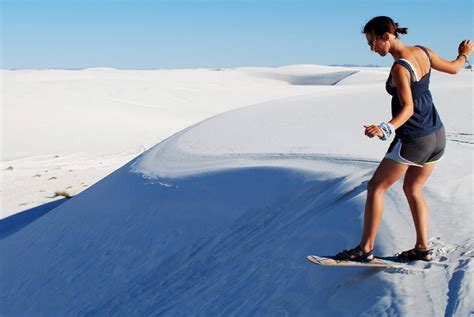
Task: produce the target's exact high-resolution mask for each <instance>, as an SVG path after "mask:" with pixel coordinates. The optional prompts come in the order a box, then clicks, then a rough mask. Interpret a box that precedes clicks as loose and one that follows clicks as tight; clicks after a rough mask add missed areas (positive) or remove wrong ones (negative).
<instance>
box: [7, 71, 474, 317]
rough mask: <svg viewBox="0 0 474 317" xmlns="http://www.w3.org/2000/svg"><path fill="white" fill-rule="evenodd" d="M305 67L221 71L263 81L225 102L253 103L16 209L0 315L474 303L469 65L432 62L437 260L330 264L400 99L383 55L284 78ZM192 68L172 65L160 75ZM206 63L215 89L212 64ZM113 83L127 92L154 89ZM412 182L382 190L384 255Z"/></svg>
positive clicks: (402, 233)
mask: <svg viewBox="0 0 474 317" xmlns="http://www.w3.org/2000/svg"><path fill="white" fill-rule="evenodd" d="M298 67H301V73H300V75H301V78H303V79H305V78H306V79H307V78H308V77H305V76H309V75H308V72H309V70H308V68H310V69H311V67H310V66H308V65H298V66H294V67H288V68H287V69H283V71H281V73H279V72H278V71H276V70H271V71H269V70H267V69H266V70H260V72H258V74H255V72H257V70H249V69H246V70H243V69H239V70H223V71H218V72H214V73H219V74H226V73H230V74H231V75H230V76H236V77H238V78H234V80H235V82H239V80H240V81H241V83H240V85H241V86H240V87H242V86H245V85H244V84H243V83H242V82H247V81H251V82H252V83H253V84H255V86H258V85H261V87H259V88H262V87H264V86H265V85H267V89H268V91H267V90H265V89H262V92H261V95H260V97H261V98H262V100H258V101H256V102H254V103H253V104H251V105H247V103H246V102H245V100H244V98H243V97H238V96H237V94H238V93H237V92H235V91H234V94H231V97H232V98H234V97H235V98H236V99H238V98H242V99H239V100H232V102H235V104H233V103H232V102H230V103H228V105H230V104H232V105H236V104H237V103H238V101H239V102H241V106H240V107H237V106H229V108H226V109H225V110H224V111H217V108H218V107H215V108H213V109H212V110H213V111H214V113H213V114H212V115H213V116H207V119H205V120H203V121H200V122H193V124H192V125H189V126H188V127H187V128H185V129H183V130H181V131H178V132H176V133H174V134H173V135H171V136H169V137H168V138H166V139H164V140H163V141H161V142H160V143H158V144H156V145H154V146H153V147H151V148H149V149H148V150H146V151H145V152H143V153H141V154H140V155H139V156H137V157H135V158H134V159H132V160H131V161H129V162H127V163H126V164H125V165H124V166H122V167H121V168H119V169H117V170H115V171H114V172H113V173H111V174H110V175H109V176H107V177H105V178H104V179H102V180H100V181H99V182H97V183H96V184H94V185H92V186H90V187H88V188H87V189H86V190H84V191H83V192H81V193H80V194H79V195H77V196H75V197H73V198H72V199H70V200H68V201H66V202H64V203H62V204H61V205H59V206H56V207H55V208H54V209H52V210H51V211H49V212H47V213H44V214H42V215H41V216H38V217H37V218H35V219H33V220H32V219H21V218H15V217H9V218H8V219H6V220H3V221H2V223H3V224H2V228H1V229H2V230H1V231H0V232H1V233H2V236H1V238H2V240H0V252H1V254H8V257H7V259H6V261H4V263H3V265H2V276H3V277H4V278H3V279H2V280H3V281H2V282H3V286H2V288H1V293H0V307H2V308H1V310H2V314H5V315H15V314H20V315H29V314H33V313H40V314H44V315H66V314H71V315H72V314H81V315H82V314H100V315H129V314H133V315H152V314H166V315H188V314H193V315H217V314H218V315H224V314H226V315H227V314H231V315H295V316H301V315H305V316H306V315H308V316H310V315H311V316H314V315H337V316H354V315H363V314H366V315H396V316H400V315H403V316H442V315H447V316H451V315H455V316H467V315H469V314H470V313H471V312H472V311H473V310H474V306H473V304H472V300H471V298H473V295H474V294H473V293H472V287H470V286H471V282H472V278H473V274H472V273H473V264H472V263H473V252H474V239H473V238H472V237H473V233H474V232H473V227H472V225H471V224H472V220H473V219H472V194H473V191H472V172H473V171H472V165H471V164H472V150H473V144H474V140H473V135H474V134H473V132H474V131H473V126H472V106H473V105H472V88H473V84H472V78H473V75H472V73H470V72H462V73H460V74H458V75H457V76H445V75H442V74H438V73H435V72H434V73H433V77H432V81H433V89H432V91H433V95H434V98H435V104H436V106H437V109H438V111H439V112H440V115H441V118H442V120H443V122H444V124H445V126H446V130H447V135H448V144H447V150H446V154H445V157H444V158H443V160H442V161H441V162H439V163H438V166H437V168H436V170H435V172H434V173H433V175H432V176H431V179H430V180H429V182H428V184H427V186H426V188H425V196H426V198H427V202H428V205H429V207H430V211H431V231H430V237H431V239H430V243H431V247H432V248H433V250H434V253H435V260H434V261H433V262H432V263H413V264H409V265H407V266H406V268H404V269H391V270H374V269H360V268H346V269H326V268H321V267H316V266H314V265H312V264H310V263H309V262H308V261H307V260H306V258H305V256H306V255H308V254H313V253H318V254H334V253H335V252H337V251H340V250H341V249H343V248H347V247H352V246H354V245H355V244H356V243H357V242H358V239H359V236H360V230H361V222H362V216H363V207H364V202H365V193H366V186H367V182H368V180H369V179H370V177H371V175H372V173H373V172H374V170H375V168H376V167H377V164H378V162H379V161H380V160H381V158H382V157H383V154H384V152H385V151H386V148H387V147H388V142H382V141H379V140H378V139H376V138H375V139H368V138H366V137H365V136H364V134H363V131H364V130H363V125H364V124H371V123H379V122H381V121H382V120H386V119H387V118H389V116H390V111H389V105H390V104H389V101H390V100H389V97H388V95H387V94H386V93H385V92H384V90H383V79H385V76H386V73H385V76H380V74H383V70H380V69H377V70H371V69H369V70H365V69H363V68H360V69H358V72H357V73H354V74H351V75H350V76H349V77H346V78H344V79H342V80H341V81H339V83H338V84H336V85H326V84H325V85H323V86H320V85H318V86H314V85H303V86H298V85H294V84H293V85H292V84H291V83H290V82H289V81H288V78H290V79H291V80H293V78H294V77H292V76H295V77H297V75H298ZM114 72H120V73H122V71H114ZM192 72H193V71H190V70H186V71H176V72H174V71H169V72H167V73H166V74H161V75H160V76H163V80H162V82H165V81H166V80H165V79H164V78H168V79H170V78H171V77H173V76H177V77H175V78H178V77H179V75H178V73H180V75H181V76H182V75H183V74H185V75H187V76H191V75H190V74H191V73H192ZM196 72H199V74H196V78H201V80H204V81H205V80H208V82H207V85H208V90H206V92H209V91H212V88H211V87H214V86H213V85H217V82H212V80H213V79H214V77H212V75H210V76H209V77H205V76H207V74H208V73H211V72H204V71H201V70H199V71H196ZM252 72H253V74H252ZM338 72H340V70H339V69H334V70H333V71H330V72H328V71H327V70H322V71H321V72H320V73H317V74H313V75H314V76H316V75H318V74H329V75H327V76H328V77H330V78H333V76H334V74H337V73H338ZM104 74H106V75H107V76H109V75H110V76H111V77H113V76H112V75H111V73H110V72H107V71H105V72H104ZM131 74H133V72H132V73H131ZM144 74H147V73H146V72H144ZM262 74H266V75H265V76H267V77H266V78H262V77H261V75H262ZM272 74H273V75H272ZM275 74H277V75H275ZM289 74H291V75H289ZM95 76H98V75H95ZM120 76H125V77H126V76H127V75H126V74H125V73H123V74H121V75H120ZM132 76H135V75H132ZM168 76H170V77H168ZM200 76H203V77H204V78H203V77H200ZM222 76H223V77H225V76H226V75H222ZM310 76H311V75H310ZM318 76H322V77H324V76H323V75H318ZM144 77H146V75H144ZM269 77H270V78H269ZM358 78H359V80H360V81H357V79H358ZM221 79H222V78H221ZM313 79H314V77H313ZM102 80H104V81H106V79H102ZM107 80H108V79H107ZM170 80H171V79H170ZM222 80H223V79H222ZM331 80H332V79H331ZM328 81H329V80H328ZM128 83H130V82H128ZM226 84H229V82H227V81H225V80H223V83H222V85H226ZM253 84H252V85H253ZM111 85H112V84H111ZM117 85H119V84H117ZM169 85H170V86H171V84H169ZM201 85H203V86H205V84H202V82H201ZM276 85H278V87H279V88H278V89H276ZM190 86H192V85H191V84H189V83H188V86H187V87H190ZM255 86H253V87H252V89H254V88H256V87H255ZM270 87H271V89H270ZM214 88H215V87H214ZM280 88H281V89H280ZM221 89H223V90H224V88H221ZM272 89H273V90H274V91H273V92H274V93H275V94H276V95H275V96H274V97H273V98H271V94H270V92H271V90H272ZM286 89H287V90H286ZM293 89H296V90H293ZM217 91H219V89H217ZM239 93H240V92H239ZM253 93H254V94H255V95H258V93H257V90H255V91H254V92H253ZM216 94H217V95H219V93H216ZM170 95H173V93H170ZM175 95H176V96H178V97H180V98H181V97H182V95H181V94H180V93H176V92H175ZM221 97H222V98H224V97H223V96H221ZM117 98H124V99H126V100H129V101H131V105H130V107H135V106H136V107H138V108H140V106H139V105H132V104H134V103H139V104H140V103H143V102H144V101H143V100H140V99H138V98H133V96H131V95H130V96H123V95H122V96H120V97H117ZM232 98H230V99H232ZM254 98H255V97H254ZM169 100H171V98H170V99H169ZM248 100H250V99H247V102H248ZM144 103H145V104H149V103H147V102H144ZM245 105H246V106H245ZM110 107H112V105H110ZM186 107H189V105H187V106H185V105H184V104H183V108H182V109H181V110H182V111H184V109H185V108H186ZM209 107H210V106H209ZM130 109H132V108H130ZM209 109H210V108H209ZM104 111H105V110H104ZM177 111H178V110H177ZM209 113H210V112H208V114H209ZM201 115H203V113H201ZM203 116H204V115H203ZM128 131H130V130H128ZM13 171H14V170H13ZM10 172H12V171H10ZM2 173H4V172H3V171H2ZM5 173H6V172H5ZM401 185H402V184H401V182H399V183H397V184H395V185H394V186H393V187H392V188H391V189H390V190H389V192H388V193H387V195H386V199H385V215H384V219H383V222H382V225H381V228H380V232H379V235H378V237H377V244H376V253H377V254H378V255H393V254H394V253H395V252H398V251H400V250H402V249H406V248H409V247H411V246H412V245H413V244H414V238H415V235H414V229H413V225H412V220H411V215H410V212H409V208H408V204H407V202H406V200H405V198H404V194H403V190H402V186H401ZM39 289H40V290H41V291H38V290H39ZM25 302H27V303H28V305H25V304H24V303H25Z"/></svg>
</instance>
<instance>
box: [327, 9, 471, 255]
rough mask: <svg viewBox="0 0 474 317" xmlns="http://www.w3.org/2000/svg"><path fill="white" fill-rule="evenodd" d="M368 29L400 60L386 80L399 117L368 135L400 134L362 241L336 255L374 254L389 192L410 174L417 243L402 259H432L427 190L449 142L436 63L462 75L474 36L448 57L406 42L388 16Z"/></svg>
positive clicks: (377, 183) (381, 48)
mask: <svg viewBox="0 0 474 317" xmlns="http://www.w3.org/2000/svg"><path fill="white" fill-rule="evenodd" d="M363 33H364V34H365V36H366V38H367V43H368V44H369V46H370V49H371V50H372V51H373V52H376V53H378V54H379V55H381V56H386V55H387V54H391V55H392V57H393V58H394V60H395V62H394V63H393V66H392V68H391V70H390V75H389V77H388V79H387V82H386V90H387V92H388V93H389V94H390V95H392V117H393V118H392V119H391V120H390V121H388V122H382V123H381V124H380V125H364V127H365V135H366V136H368V137H369V138H373V137H374V136H378V137H379V138H380V139H381V140H388V138H389V137H390V136H391V135H392V134H395V138H394V140H393V142H392V143H391V144H390V146H389V148H388V151H387V154H386V155H385V157H384V158H383V160H382V162H381V163H380V165H379V166H378V168H377V169H376V171H375V173H374V175H373V177H372V179H371V180H370V181H369V184H368V187H367V201H366V204H365V214H364V229H363V233H362V238H361V241H360V244H359V245H358V246H357V247H355V248H353V249H350V250H344V251H342V252H339V253H338V254H337V255H336V258H337V259H339V260H352V261H362V262H364V261H370V260H372V259H373V258H374V255H373V249H374V242H375V236H376V233H377V229H378V226H379V223H380V221H381V219H382V214H383V199H384V193H385V192H386V191H387V190H388V188H389V187H390V186H391V185H392V184H394V183H395V182H396V181H397V180H398V179H399V178H400V177H401V176H402V175H405V178H404V183H403V190H404V192H405V196H406V198H407V199H408V203H409V205H410V209H411V213H412V216H413V221H414V223H415V228H416V243H415V247H414V248H413V249H410V250H407V251H403V252H401V253H400V254H399V255H398V258H399V259H400V260H424V261H430V260H431V255H430V250H429V248H428V221H429V212H428V207H427V205H426V202H425V199H424V198H423V194H422V189H423V186H424V184H425V182H426V180H427V179H428V177H429V176H430V175H431V173H432V172H433V169H434V167H435V165H436V163H435V162H437V161H439V160H440V159H441V157H442V155H443V153H444V148H445V144H446V135H445V130H444V127H443V123H442V122H441V120H440V117H439V115H438V112H437V111H436V108H435V106H434V104H433V100H432V97H431V93H430V91H429V80H430V75H431V67H432V68H434V69H436V70H438V71H441V72H445V73H450V74H456V73H458V72H459V71H460V70H461V69H462V68H463V66H464V64H465V62H467V59H468V56H469V55H470V54H471V52H472V49H473V45H472V42H471V41H470V40H464V41H462V42H461V44H460V45H459V49H458V51H459V55H458V57H457V58H456V59H455V60H453V61H446V60H444V59H442V58H440V57H439V56H438V55H436V53H435V52H433V51H432V50H431V49H429V48H426V47H422V46H408V45H405V44H403V43H402V42H401V41H400V39H399V36H398V35H399V34H406V33H407V29H406V28H399V27H398V23H395V22H394V21H393V20H392V19H391V18H389V17H385V16H379V17H375V18H373V19H372V20H370V21H369V22H368V23H367V24H366V25H365V27H364V31H363Z"/></svg>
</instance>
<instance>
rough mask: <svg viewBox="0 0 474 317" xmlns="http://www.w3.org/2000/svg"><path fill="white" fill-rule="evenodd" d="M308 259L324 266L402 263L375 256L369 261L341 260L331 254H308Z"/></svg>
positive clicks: (391, 265)
mask: <svg viewBox="0 0 474 317" xmlns="http://www.w3.org/2000/svg"><path fill="white" fill-rule="evenodd" d="M307 258H308V260H309V261H311V262H312V263H314V264H318V265H324V266H362V267H379V268H396V267H400V266H401V265H402V263H397V262H393V261H388V260H383V259H379V258H375V259H373V260H372V261H370V262H356V261H341V260H336V259H335V258H334V257H333V256H319V255H308V256H307Z"/></svg>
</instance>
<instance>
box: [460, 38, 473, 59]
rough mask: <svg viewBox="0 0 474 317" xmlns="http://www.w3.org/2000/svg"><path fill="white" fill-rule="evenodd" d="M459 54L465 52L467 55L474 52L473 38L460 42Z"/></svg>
mask: <svg viewBox="0 0 474 317" xmlns="http://www.w3.org/2000/svg"><path fill="white" fill-rule="evenodd" d="M458 52H459V55H461V54H464V55H466V56H469V55H471V53H472V41H471V40H464V41H462V42H461V44H459V47H458Z"/></svg>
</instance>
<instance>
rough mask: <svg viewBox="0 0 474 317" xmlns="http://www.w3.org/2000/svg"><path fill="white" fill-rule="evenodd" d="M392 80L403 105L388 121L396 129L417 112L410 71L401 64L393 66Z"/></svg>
mask: <svg viewBox="0 0 474 317" xmlns="http://www.w3.org/2000/svg"><path fill="white" fill-rule="evenodd" d="M391 72H392V82H393V84H394V85H395V87H396V88H397V91H398V99H399V100H400V104H401V105H402V109H401V110H400V112H399V113H398V114H397V115H396V116H395V117H394V118H393V119H392V120H390V121H389V122H388V123H390V124H392V125H393V127H394V128H395V129H398V128H399V127H401V126H402V125H403V124H404V123H405V122H407V120H408V119H410V117H411V116H412V115H413V113H414V112H415V109H414V105H413V97H412V95H411V88H410V72H409V71H408V70H407V69H406V68H405V67H403V66H402V65H400V64H396V65H395V66H393V68H392V71H391Z"/></svg>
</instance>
